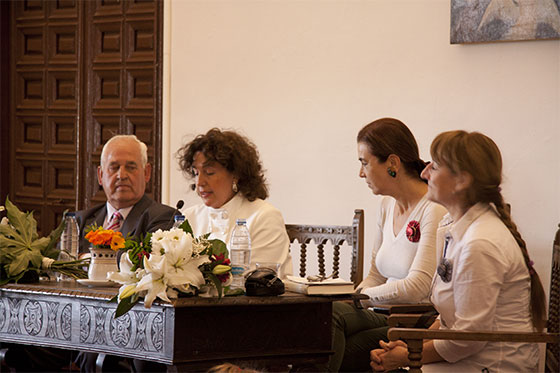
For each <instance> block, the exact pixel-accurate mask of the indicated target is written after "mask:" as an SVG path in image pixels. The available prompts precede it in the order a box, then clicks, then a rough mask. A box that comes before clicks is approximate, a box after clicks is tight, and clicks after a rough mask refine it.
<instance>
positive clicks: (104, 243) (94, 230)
mask: <svg viewBox="0 0 560 373" xmlns="http://www.w3.org/2000/svg"><path fill="white" fill-rule="evenodd" d="M86 231H87V233H86V235H85V238H86V240H88V241H89V242H90V243H91V244H92V245H94V246H97V247H103V248H108V249H112V250H114V251H117V250H119V249H123V248H124V247H125V239H124V237H123V235H122V233H121V232H119V231H113V230H111V229H104V228H103V227H99V226H97V225H95V224H94V225H92V226H89V227H88V228H86Z"/></svg>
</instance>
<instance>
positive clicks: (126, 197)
mask: <svg viewBox="0 0 560 373" xmlns="http://www.w3.org/2000/svg"><path fill="white" fill-rule="evenodd" d="M151 172H152V167H151V165H150V164H149V163H148V149H147V146H146V144H144V143H143V142H142V141H140V140H138V138H136V136H134V135H117V136H114V137H112V138H111V139H109V141H107V143H106V144H105V145H104V146H103V150H102V152H101V165H100V166H99V167H98V169H97V178H98V182H99V185H101V186H102V187H103V191H104V192H105V195H106V196H107V202H106V203H104V204H101V205H99V206H96V207H93V208H90V209H87V210H81V211H77V212H76V218H77V220H78V224H79V226H80V232H81V241H80V253H81V255H84V254H87V253H88V252H89V250H88V248H89V243H88V242H87V240H86V239H85V238H84V235H85V232H84V230H85V228H86V227H88V226H89V225H91V224H93V223H97V225H100V226H101V225H102V226H104V227H105V228H111V229H113V230H120V231H121V232H122V234H123V235H124V236H125V237H126V236H127V235H130V236H137V237H140V236H141V235H143V234H146V233H147V232H154V231H156V230H158V229H160V228H161V229H164V230H165V229H169V228H171V226H172V225H173V215H174V214H175V212H176V210H174V209H173V208H172V207H169V206H166V205H162V204H161V203H157V202H155V201H154V200H152V199H150V198H149V197H148V196H147V195H145V191H146V183H148V181H150V176H151ZM96 358H97V354H94V353H80V354H79V355H78V359H77V361H76V362H77V363H78V364H79V365H80V368H81V370H82V371H86V372H93V371H95V362H96ZM71 359H72V352H71V351H68V350H61V349H53V348H44V347H30V346H22V345H12V344H11V345H9V349H8V352H7V353H6V363H7V364H8V365H10V366H11V367H13V368H16V369H17V370H18V371H19V370H21V371H45V370H48V371H57V370H60V369H61V368H62V367H64V366H67V365H68V364H69V362H70V361H71ZM106 360H108V361H106V364H105V365H106V366H107V368H106V369H108V370H110V371H117V370H120V369H122V368H120V365H121V364H122V362H120V363H119V358H116V357H112V356H111V357H108V359H106ZM146 364H148V365H146ZM134 365H135V366H138V367H139V368H140V369H144V370H156V369H155V368H161V367H158V366H156V365H151V364H149V363H146V362H140V361H135V362H134ZM136 370H138V368H136Z"/></svg>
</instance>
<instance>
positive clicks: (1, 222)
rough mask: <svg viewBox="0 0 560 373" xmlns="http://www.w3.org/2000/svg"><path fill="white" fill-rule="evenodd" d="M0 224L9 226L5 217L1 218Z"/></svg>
mask: <svg viewBox="0 0 560 373" xmlns="http://www.w3.org/2000/svg"><path fill="white" fill-rule="evenodd" d="M0 224H1V225H9V224H10V221H9V220H8V218H7V217H5V216H4V217H3V218H2V220H1V221H0Z"/></svg>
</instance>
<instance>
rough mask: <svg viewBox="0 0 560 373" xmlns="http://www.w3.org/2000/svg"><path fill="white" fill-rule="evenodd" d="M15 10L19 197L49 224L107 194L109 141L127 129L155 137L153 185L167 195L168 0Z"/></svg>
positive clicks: (14, 192)
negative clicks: (100, 179) (103, 173)
mask: <svg viewBox="0 0 560 373" xmlns="http://www.w3.org/2000/svg"><path fill="white" fill-rule="evenodd" d="M5 8H6V7H3V9H5ZM8 8H9V9H8V10H9V12H10V19H11V22H10V32H9V39H10V54H9V55H10V59H11V61H10V62H11V67H10V74H9V75H10V84H9V85H10V96H11V101H10V104H9V105H10V127H9V138H10V144H11V149H10V151H9V158H10V159H9V164H10V166H9V173H10V177H9V179H10V180H9V184H10V185H9V188H8V192H9V194H10V198H11V199H12V200H13V202H14V203H16V204H17V205H18V206H21V208H22V209H26V210H34V211H35V215H36V217H37V220H38V225H39V228H40V229H42V230H43V231H44V232H48V231H49V230H51V229H53V228H54V227H55V226H56V225H57V224H58V222H59V220H60V218H61V216H62V212H63V211H64V210H65V209H69V210H75V209H81V208H86V207H90V206H91V205H93V204H97V203H101V202H103V201H105V195H104V193H103V190H102V189H101V187H100V186H99V185H98V183H97V166H98V165H99V158H100V155H101V149H102V146H103V144H104V143H105V142H106V141H107V140H108V139H109V138H111V137H112V136H113V135H115V134H126V133H134V134H136V135H137V136H138V137H139V138H140V139H141V140H142V141H144V142H145V143H146V144H147V145H148V149H149V154H148V158H149V161H150V162H151V163H153V166H154V167H153V176H152V181H151V182H150V184H149V185H148V186H147V192H148V193H149V194H150V195H151V196H152V197H154V198H155V199H156V200H159V198H160V190H159V188H160V184H161V180H160V178H161V176H160V172H161V171H160V167H161V165H160V163H161V161H160V160H159V157H158V156H156V154H157V155H159V154H160V153H161V134H160V133H161V65H162V63H161V59H162V33H163V29H162V25H161V22H162V18H163V16H162V10H163V4H162V2H161V1H130V0H93V1H78V0H57V1H49V0H24V1H17V2H11V3H10V5H9V7H8ZM3 69H4V70H3V71H6V68H5V65H4V66H3ZM2 128H3V131H4V128H5V127H2ZM4 134H5V133H4ZM3 154H4V153H3ZM154 162H155V163H154Z"/></svg>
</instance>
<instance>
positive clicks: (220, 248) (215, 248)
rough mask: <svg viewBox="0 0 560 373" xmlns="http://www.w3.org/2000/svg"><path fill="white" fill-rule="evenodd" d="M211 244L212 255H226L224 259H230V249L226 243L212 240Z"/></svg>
mask: <svg viewBox="0 0 560 373" xmlns="http://www.w3.org/2000/svg"><path fill="white" fill-rule="evenodd" d="M210 243H211V244H212V254H214V255H219V254H224V259H227V258H228V249H227V246H226V244H225V243H224V241H222V240H216V239H214V240H210Z"/></svg>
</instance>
